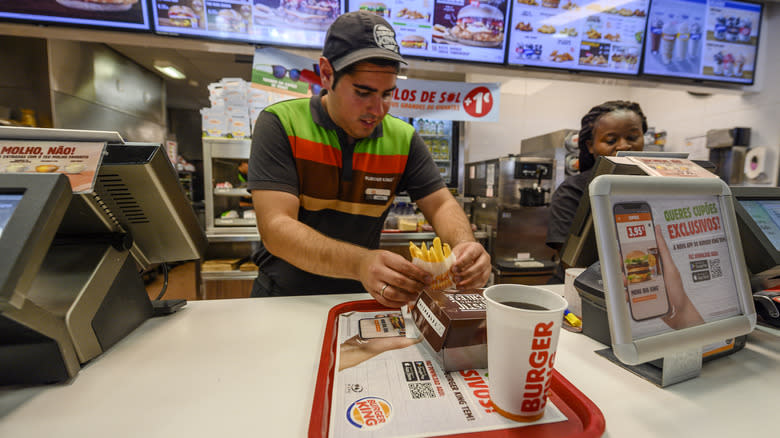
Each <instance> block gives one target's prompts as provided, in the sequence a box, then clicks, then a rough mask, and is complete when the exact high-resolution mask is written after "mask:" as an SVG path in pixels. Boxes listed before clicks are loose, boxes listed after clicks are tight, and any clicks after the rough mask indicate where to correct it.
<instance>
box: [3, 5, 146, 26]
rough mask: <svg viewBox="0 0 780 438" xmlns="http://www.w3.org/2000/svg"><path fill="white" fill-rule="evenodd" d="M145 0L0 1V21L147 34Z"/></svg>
mask: <svg viewBox="0 0 780 438" xmlns="http://www.w3.org/2000/svg"><path fill="white" fill-rule="evenodd" d="M146 5H147V2H146V1H145V0H112V1H107V0H36V1H29V0H0V19H12V20H29V21H35V22H36V23H40V22H42V21H43V22H49V23H59V24H72V25H80V26H99V27H111V28H119V29H137V30H149V29H150V26H149V18H148V17H149V14H148V13H147V9H146Z"/></svg>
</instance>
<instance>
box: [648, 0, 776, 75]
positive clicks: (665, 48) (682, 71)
mask: <svg viewBox="0 0 780 438" xmlns="http://www.w3.org/2000/svg"><path fill="white" fill-rule="evenodd" d="M760 23H761V5H760V4H755V3H747V2H739V1H723V0H653V2H652V4H651V6H650V22H649V25H648V33H649V38H648V41H647V43H646V45H645V63H644V68H643V73H647V74H652V75H662V76H674V77H681V78H693V79H703V80H709V81H725V82H736V83H742V84H752V83H753V80H754V73H755V66H756V52H757V48H758V36H759V26H760Z"/></svg>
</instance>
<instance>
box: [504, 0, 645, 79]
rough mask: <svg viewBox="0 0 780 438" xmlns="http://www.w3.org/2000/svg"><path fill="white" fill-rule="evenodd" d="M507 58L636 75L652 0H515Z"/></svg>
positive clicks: (536, 64)
mask: <svg viewBox="0 0 780 438" xmlns="http://www.w3.org/2000/svg"><path fill="white" fill-rule="evenodd" d="M512 1H514V2H515V3H514V4H513V6H512V18H511V22H510V24H511V26H510V28H509V50H508V51H507V63H508V64H510V65H523V66H534V67H551V68H559V69H566V70H584V71H597V72H603V73H616V74H627V75H636V74H638V73H639V61H640V57H641V53H642V43H643V42H644V36H645V24H646V20H647V13H648V7H649V3H650V0H629V1H625V0H512Z"/></svg>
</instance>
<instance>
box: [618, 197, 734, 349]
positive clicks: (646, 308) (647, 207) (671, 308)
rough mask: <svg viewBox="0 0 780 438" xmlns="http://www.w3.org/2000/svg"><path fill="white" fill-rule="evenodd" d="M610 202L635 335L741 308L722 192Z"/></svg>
mask: <svg viewBox="0 0 780 438" xmlns="http://www.w3.org/2000/svg"><path fill="white" fill-rule="evenodd" d="M612 208H613V215H614V223H615V228H616V231H617V236H618V248H619V249H620V257H621V260H622V266H621V268H622V272H623V279H624V285H625V294H626V301H627V303H628V309H629V312H630V317H631V331H632V337H633V338H634V339H641V338H645V337H648V336H653V335H657V334H661V333H665V332H669V331H672V330H679V329H684V328H688V327H693V326H696V325H699V324H703V323H705V322H711V321H716V320H719V319H724V318H728V317H732V316H736V315H740V314H742V310H741V309H740V304H739V297H738V296H737V294H736V292H735V291H736V283H735V280H734V275H733V272H732V267H731V262H730V255H729V246H728V242H727V240H726V239H727V237H726V233H725V230H724V228H723V221H722V216H721V211H720V205H719V200H718V198H716V197H714V196H713V197H710V198H707V199H674V200H668V199H644V200H638V199H621V198H620V197H614V198H613V204H612Z"/></svg>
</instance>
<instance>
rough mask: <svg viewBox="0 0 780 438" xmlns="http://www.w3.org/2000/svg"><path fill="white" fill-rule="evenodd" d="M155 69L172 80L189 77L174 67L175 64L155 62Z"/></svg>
mask: <svg viewBox="0 0 780 438" xmlns="http://www.w3.org/2000/svg"><path fill="white" fill-rule="evenodd" d="M154 68H156V69H157V70H158V71H159V72H160V73H162V74H164V75H165V76H168V77H169V78H172V79H184V78H186V77H187V76H185V75H184V73H182V72H181V71H180V70H179V69H178V68H176V67H174V66H173V64H171V63H170V62H168V61H154Z"/></svg>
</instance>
